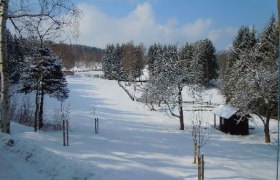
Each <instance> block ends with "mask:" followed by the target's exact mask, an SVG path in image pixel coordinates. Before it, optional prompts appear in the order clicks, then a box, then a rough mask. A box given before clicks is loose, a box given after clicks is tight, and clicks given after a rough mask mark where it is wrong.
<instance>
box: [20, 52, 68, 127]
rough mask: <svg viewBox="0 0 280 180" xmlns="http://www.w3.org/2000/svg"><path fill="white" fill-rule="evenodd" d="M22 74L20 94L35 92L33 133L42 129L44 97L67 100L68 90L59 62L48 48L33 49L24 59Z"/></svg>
mask: <svg viewBox="0 0 280 180" xmlns="http://www.w3.org/2000/svg"><path fill="white" fill-rule="evenodd" d="M25 61H26V62H25V66H24V72H26V73H25V74H23V75H22V77H21V81H22V84H23V87H22V89H21V92H24V93H30V92H33V91H35V92H36V97H35V116H34V117H35V119H34V131H37V129H38V128H39V129H41V128H42V127H43V105H44V95H45V94H49V95H50V96H51V97H55V98H56V99H57V100H59V101H64V100H65V99H67V98H68V93H69V90H68V88H67V82H66V79H65V77H64V74H63V72H62V63H61V60H60V59H59V58H58V57H57V56H55V55H54V54H53V53H52V52H51V51H50V49H49V48H47V47H42V48H34V49H33V50H32V54H31V56H30V57H29V58H26V59H25Z"/></svg>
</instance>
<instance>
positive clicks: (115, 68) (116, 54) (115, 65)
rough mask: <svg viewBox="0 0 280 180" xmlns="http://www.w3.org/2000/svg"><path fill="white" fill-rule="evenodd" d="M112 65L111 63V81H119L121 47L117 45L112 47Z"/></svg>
mask: <svg viewBox="0 0 280 180" xmlns="http://www.w3.org/2000/svg"><path fill="white" fill-rule="evenodd" d="M112 57H113V59H112V63H111V69H112V71H111V74H112V79H115V80H121V76H122V75H121V47H120V45H119V44H117V45H116V46H115V47H114V51H113V55H112Z"/></svg>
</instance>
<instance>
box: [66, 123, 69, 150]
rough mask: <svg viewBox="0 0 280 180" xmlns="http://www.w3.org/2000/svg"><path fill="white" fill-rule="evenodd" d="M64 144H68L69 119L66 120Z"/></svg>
mask: <svg viewBox="0 0 280 180" xmlns="http://www.w3.org/2000/svg"><path fill="white" fill-rule="evenodd" d="M66 146H69V121H68V120H66Z"/></svg>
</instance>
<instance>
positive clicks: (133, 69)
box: [102, 42, 146, 81]
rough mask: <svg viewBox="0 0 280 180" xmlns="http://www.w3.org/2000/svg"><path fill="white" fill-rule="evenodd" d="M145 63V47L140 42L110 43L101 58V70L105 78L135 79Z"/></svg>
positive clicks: (139, 74)
mask: <svg viewBox="0 0 280 180" xmlns="http://www.w3.org/2000/svg"><path fill="white" fill-rule="evenodd" d="M145 64H146V63H145V49H144V46H143V45H142V44H140V45H134V44H133V42H129V43H126V44H122V45H121V46H120V45H119V44H116V45H113V44H110V45H107V47H106V50H105V53H104V57H103V59H102V70H103V72H104V77H105V78H107V79H114V80H128V81H136V79H137V78H139V77H140V76H141V72H142V70H143V68H144V66H145Z"/></svg>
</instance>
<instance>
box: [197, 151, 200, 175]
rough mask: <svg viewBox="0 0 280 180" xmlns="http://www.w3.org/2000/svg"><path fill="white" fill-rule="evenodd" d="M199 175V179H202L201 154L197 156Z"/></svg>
mask: <svg viewBox="0 0 280 180" xmlns="http://www.w3.org/2000/svg"><path fill="white" fill-rule="evenodd" d="M197 161H198V162H197V165H198V166H197V176H198V180H201V157H200V155H198V157H197Z"/></svg>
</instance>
